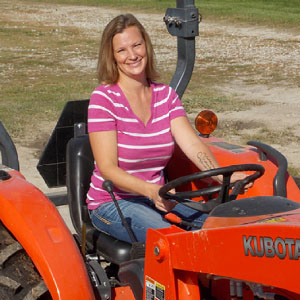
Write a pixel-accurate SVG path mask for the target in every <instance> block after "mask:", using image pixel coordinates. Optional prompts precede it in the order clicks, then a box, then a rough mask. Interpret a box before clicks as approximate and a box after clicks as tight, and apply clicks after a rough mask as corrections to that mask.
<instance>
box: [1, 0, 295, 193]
mask: <svg viewBox="0 0 300 300" xmlns="http://www.w3.org/2000/svg"><path fill="white" fill-rule="evenodd" d="M0 5H1V14H2V16H1V19H2V21H3V20H4V21H5V20H15V22H18V24H19V25H18V26H28V24H31V23H40V24H41V25H43V26H52V27H56V28H57V30H59V28H62V27H74V28H78V30H80V32H81V34H85V35H87V36H89V37H91V38H98V37H99V36H100V33H101V31H102V29H103V27H104V26H105V24H106V23H107V22H108V21H109V20H110V19H111V18H112V17H113V16H115V15H117V14H119V13H121V11H119V10H108V9H103V8H100V7H97V8H95V7H84V6H80V7H79V6H67V5H54V4H53V5H52V4H39V3H36V4H28V2H22V1H19V0H11V1H7V0H0ZM135 14H136V15H137V17H138V18H139V19H140V20H142V21H143V23H144V25H145V27H146V29H148V31H149V32H150V35H151V38H152V40H153V44H154V47H155V49H156V55H157V59H158V64H161V65H165V66H166V68H168V67H170V65H171V67H172V68H173V67H174V64H175V61H176V39H175V38H173V37H170V36H169V34H168V33H167V32H166V30H165V27H164V24H163V22H162V17H163V14H164V12H162V13H161V14H148V13H135ZM1 47H4V46H0V50H1ZM68 63H69V64H72V65H73V66H75V67H76V68H78V69H79V68H80V69H83V68H84V69H86V70H87V72H93V71H94V67H95V64H96V58H95V59H90V58H87V57H85V56H84V55H83V56H82V57H80V59H78V57H77V56H76V55H73V56H72V53H68V60H66V64H68ZM238 66H241V67H243V68H242V70H243V72H242V73H238V72H232V71H231V72H229V69H230V68H235V69H236V70H238ZM245 66H247V67H248V68H247V69H246V70H248V71H247V72H246V71H245V68H244V67H245ZM208 68H215V69H216V70H218V71H221V70H224V72H225V74H226V70H228V74H229V75H228V78H226V80H225V81H223V82H222V84H220V85H219V84H218V83H217V82H215V88H217V89H219V90H220V91H222V93H224V94H226V95H229V96H232V97H238V98H240V99H243V100H245V101H254V100H255V101H263V102H264V105H260V106H253V107H251V109H249V110H244V111H230V112H224V113H220V114H219V115H218V116H219V119H220V121H222V120H223V121H237V120H241V121H245V120H247V122H250V123H251V122H259V123H260V124H263V126H265V127H266V128H269V129H270V130H273V131H274V130H275V131H276V130H278V131H280V132H283V134H287V135H289V134H292V135H293V136H294V139H292V140H291V141H290V142H287V143H285V144H284V145H282V144H281V145H279V144H276V142H275V143H274V144H273V146H275V147H276V148H277V149H279V150H280V151H282V153H284V154H285V155H286V156H287V158H288V160H289V162H290V164H291V165H292V166H294V167H296V168H300V160H299V138H300V118H299V112H300V82H299V80H300V77H299V73H300V35H299V31H298V32H293V31H284V30H282V31H279V30H278V29H272V28H265V27H257V26H251V27H250V26H237V25H231V24H224V23H216V22H206V21H205V19H204V21H203V22H202V23H201V24H200V37H199V38H198V40H197V59H196V65H195V72H200V73H201V72H206V70H207V69H208ZM278 70H280V71H278ZM51 126H53V124H51ZM51 130H52V127H50V128H45V132H49V134H50V132H51ZM239 139H240V136H236V137H234V136H233V140H236V141H237V142H238V141H239ZM17 148H18V152H19V155H20V164H21V169H22V172H23V173H24V174H25V176H26V177H27V178H28V179H29V180H30V181H32V182H33V183H34V184H37V185H38V186H39V187H41V189H43V190H47V188H46V186H45V185H44V183H43V182H42V181H41V179H40V177H39V175H38V174H37V172H36V169H35V167H36V164H37V158H36V157H35V153H36V151H37V150H38V149H28V148H26V147H24V146H21V145H17Z"/></svg>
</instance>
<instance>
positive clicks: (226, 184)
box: [159, 164, 265, 213]
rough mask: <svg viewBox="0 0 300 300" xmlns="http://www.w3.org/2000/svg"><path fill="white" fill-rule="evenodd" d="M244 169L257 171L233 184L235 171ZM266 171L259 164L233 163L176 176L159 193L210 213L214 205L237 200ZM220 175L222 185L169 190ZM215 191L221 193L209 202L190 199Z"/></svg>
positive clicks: (165, 197) (161, 195)
mask: <svg viewBox="0 0 300 300" xmlns="http://www.w3.org/2000/svg"><path fill="white" fill-rule="evenodd" d="M242 171H255V173H253V174H251V175H248V176H247V177H245V178H244V179H243V180H239V181H236V182H235V183H232V184H231V183H230V178H231V176H232V174H233V173H235V172H242ZM264 172H265V168H264V167H263V166H262V165H258V164H243V165H232V166H228V167H223V168H217V169H211V170H207V171H202V172H198V173H194V174H191V175H186V176H182V177H179V178H176V179H174V180H172V181H170V182H168V183H166V184H165V185H164V186H162V187H161V188H160V190H159V195H160V197H162V198H164V199H173V200H176V201H177V202H179V203H182V204H184V205H186V206H188V207H191V208H193V209H195V210H198V211H201V212H205V213H208V212H210V211H211V210H212V209H213V208H214V207H216V206H217V205H219V204H221V203H225V202H228V201H231V200H235V199H236V197H237V195H238V194H239V193H240V191H241V189H242V188H243V187H244V186H245V185H246V184H248V183H249V182H251V181H254V180H256V179H257V178H259V177H261V176H262V175H263V174H264ZM218 175H222V176H223V183H222V185H218V186H211V187H207V188H202V189H200V190H196V191H187V192H176V193H175V194H172V193H170V192H169V191H170V190H171V189H174V188H176V187H178V186H180V185H182V184H184V183H187V182H191V181H194V180H199V179H204V178H208V177H212V176H218ZM231 188H232V192H231V194H229V190H230V189H231ZM214 193H219V195H218V197H217V198H214V199H209V200H208V201H207V202H202V201H201V202H198V201H193V200H190V199H191V198H195V197H200V196H207V195H211V194H214Z"/></svg>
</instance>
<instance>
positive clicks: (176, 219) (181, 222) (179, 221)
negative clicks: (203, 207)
mask: <svg viewBox="0 0 300 300" xmlns="http://www.w3.org/2000/svg"><path fill="white" fill-rule="evenodd" d="M165 219H167V220H168V221H170V222H172V223H174V224H178V225H184V226H188V227H194V228H199V229H201V226H198V225H196V224H194V223H191V222H188V221H185V220H182V219H181V218H180V217H178V216H176V215H175V214H173V213H168V214H166V215H165Z"/></svg>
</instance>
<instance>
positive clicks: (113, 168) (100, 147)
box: [89, 130, 174, 211]
mask: <svg viewBox="0 0 300 300" xmlns="http://www.w3.org/2000/svg"><path fill="white" fill-rule="evenodd" d="M89 138H90V143H91V147H92V151H93V155H94V159H95V161H96V164H97V166H98V168H99V170H100V173H101V175H102V177H103V178H104V179H109V180H111V181H112V182H113V183H114V185H115V186H116V187H118V188H119V189H121V190H123V191H126V192H129V193H135V194H139V195H142V196H146V197H148V198H150V199H152V200H153V201H154V203H155V206H156V207H157V208H158V209H160V210H162V211H169V210H170V209H172V208H173V206H174V204H173V203H171V202H170V201H166V200H164V199H162V198H160V197H159V195H158V190H159V189H160V187H161V186H160V185H158V184H153V183H148V182H146V181H144V180H142V179H140V178H138V177H135V176H133V175H131V174H128V173H127V172H125V171H124V170H122V169H121V168H119V167H118V151H117V134H116V131H114V130H112V131H100V132H91V133H89Z"/></svg>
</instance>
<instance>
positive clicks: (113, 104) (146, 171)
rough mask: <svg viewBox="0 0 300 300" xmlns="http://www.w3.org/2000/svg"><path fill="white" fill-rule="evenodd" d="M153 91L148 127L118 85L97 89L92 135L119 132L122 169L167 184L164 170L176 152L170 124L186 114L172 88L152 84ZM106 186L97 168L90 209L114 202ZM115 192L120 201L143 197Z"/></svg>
mask: <svg viewBox="0 0 300 300" xmlns="http://www.w3.org/2000/svg"><path fill="white" fill-rule="evenodd" d="M151 88H152V103H151V117H150V119H149V121H148V122H147V124H146V125H145V124H144V123H143V122H142V121H141V120H140V119H139V118H138V117H137V116H136V115H135V114H134V113H133V111H132V110H131V108H130V105H129V103H128V101H127V99H126V97H125V96H124V94H123V92H122V90H121V89H120V87H119V86H118V85H117V84H115V85H101V86H99V87H97V88H96V89H95V90H94V92H93V93H92V96H91V99H90V103H89V108H88V132H95V131H106V130H116V131H117V143H118V165H119V167H120V168H121V169H123V170H124V171H126V172H127V173H129V174H132V175H134V176H136V177H139V178H141V179H143V180H145V181H147V182H151V183H157V184H164V176H163V170H164V168H165V166H166V165H167V163H168V161H169V159H170V158H171V156H172V153H173V150H174V140H173V137H172V134H171V130H170V121H171V120H172V119H175V118H177V117H180V116H186V113H185V111H184V109H183V106H182V104H181V101H180V99H179V97H178V95H177V94H176V93H175V91H174V90H173V89H172V88H171V87H169V86H167V85H164V84H157V83H154V82H151ZM102 183H103V178H102V176H101V174H100V172H99V169H98V167H97V165H96V164H95V169H94V172H93V175H92V178H91V184H90V189H89V192H88V194H87V203H88V207H89V209H95V208H97V207H98V206H99V205H101V204H102V203H105V202H108V201H112V200H111V197H110V196H109V194H108V193H107V192H106V191H105V190H103V189H102ZM114 192H115V196H116V198H117V199H126V198H133V197H138V196H140V195H136V194H130V193H127V192H125V191H122V190H119V189H117V188H115V189H114Z"/></svg>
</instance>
